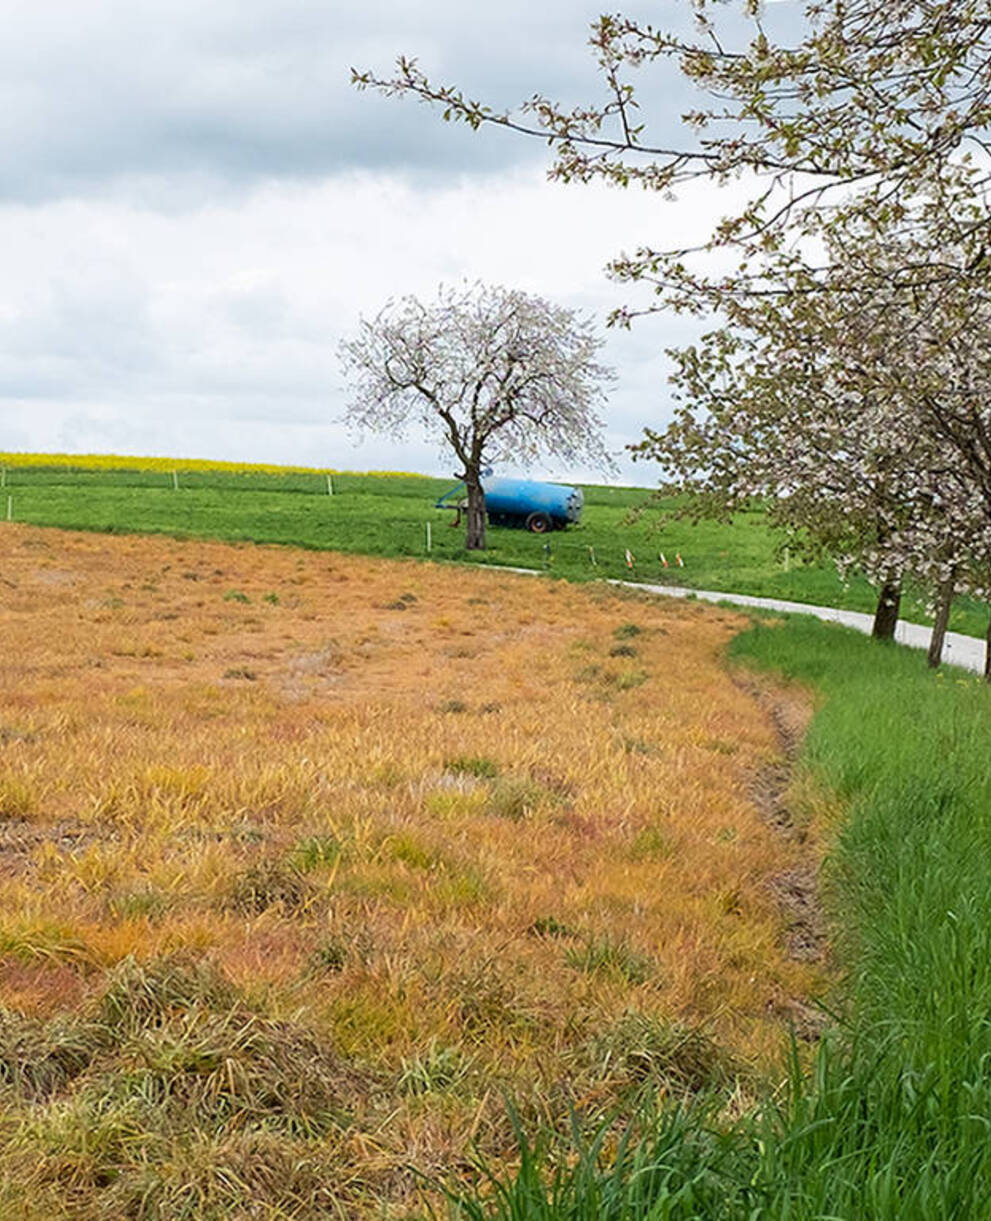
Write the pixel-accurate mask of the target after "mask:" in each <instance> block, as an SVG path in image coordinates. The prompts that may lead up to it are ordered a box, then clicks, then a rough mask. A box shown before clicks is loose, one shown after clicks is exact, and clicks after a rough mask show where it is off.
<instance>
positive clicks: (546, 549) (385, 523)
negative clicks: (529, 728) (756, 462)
mask: <svg viewBox="0 0 991 1221" xmlns="http://www.w3.org/2000/svg"><path fill="white" fill-rule="evenodd" d="M125 461H127V460H126V459H121V462H122V463H123V462H125ZM141 461H142V460H138V459H135V460H134V462H135V464H136V465H135V467H134V468H131V469H117V470H114V469H111V468H107V467H106V466H102V467H100V468H93V467H90V468H88V469H87V468H86V467H82V466H80V467H73V466H70V465H65V460H64V459H62V460H61V461H60V462H59V463H58V464H57V465H56V464H55V462H54V456H53V463H52V465H48V466H45V465H41V464H39V462H38V459H35V460H34V462H33V463H32V464H31V465H21V464H18V463H14V462H11V463H10V464H8V465H6V466H5V467H4V468H3V475H2V482H3V488H2V493H5V494H6V495H7V496H9V497H11V508H12V515H13V518H14V520H16V521H20V522H26V523H30V524H33V525H38V526H58V527H64V528H73V529H81V530H99V531H109V532H114V531H138V532H148V533H161V534H171V535H176V536H179V537H186V538H212V539H224V540H235V541H236V540H244V541H252V542H256V543H284V544H290V545H294V546H300V547H308V548H316V549H327V550H336V551H347V552H353V553H358V554H364V555H383V556H424V557H426V556H427V555H428V552H427V538H426V526H427V523H428V522H429V523H430V525H431V531H432V539H431V550H430V552H429V556H430V558H432V559H434V560H447V561H461V562H464V561H465V560H470V561H472V562H479V561H480V562H483V563H488V564H494V565H508V566H511V567H526V568H538V569H549V570H550V571H551V572H553V573H554V574H555V575H556V576H561V577H567V578H568V579H570V580H594V579H596V578H602V577H613V578H615V577H622V578H627V579H633V580H641V581H649V582H663V583H667V584H672V585H687V586H690V587H694V588H697V589H714V590H725V591H727V592H728V593H729V592H735V593H746V594H756V595H763V596H767V597H778V598H788V599H793V600H795V601H798V602H809V603H818V604H823V605H828V606H840V607H844V608H846V609H850V610H862V611H873V609H874V598H875V595H874V591H873V590H872V589H871V587H870V586H869V585H868V583H867V582H866V581H865V580H863V579H861V578H854V579H853V580H851V581H850V582H849V583H848V584H844V583H843V582H841V581H840V579H839V577H838V576H837V574H836V572H835V570H834V569H833V568H832V567H822V566H812V565H802V564H799V563H797V562H796V561H794V560H792V562H791V563H790V564H788V563H786V562H785V559H784V557H783V555H782V554H781V553H780V542H781V539H780V537H779V536H777V535H776V534H775V533H774V532H773V531H771V530H769V529H768V528H767V526H766V524H765V523H764V519H763V516H762V515H761V514H760V513H757V512H755V513H749V514H742V515H740V516H739V517H738V518H737V520H736V521H735V522H734V523H733V524H732V525H730V526H726V525H717V524H712V523H703V524H701V525H697V526H692V525H689V524H687V523H684V522H669V523H667V524H665V525H664V526H663V528H659V527H658V522H659V514H658V513H657V512H656V511H654V510H651V511H650V512H648V513H647V514H646V515H645V516H644V517H643V518H642V519H641V520H640V521H639V522H637V523H635V524H634V523H632V522H631V521H630V520H629V519H628V515H629V514H630V512H631V510H635V509H636V508H637V507H638V506H640V505H642V504H643V503H644V501H645V499H646V498H647V497H648V495H649V493H648V492H647V491H645V490H644V489H642V488H614V487H603V486H594V485H593V486H586V487H585V489H584V491H585V511H584V516H583V520H582V523H581V524H580V525H579V526H577V527H569V529H567V530H565V531H559V532H555V533H554V534H552V535H549V536H546V537H539V536H536V535H531V534H528V533H527V532H526V531H523V530H517V529H507V528H498V527H493V528H491V530H490V532H489V547H488V550H487V551H486V552H485V554H484V555H482V556H480V555H479V554H478V553H467V552H465V551H464V548H463V537H462V531H461V530H460V529H458V530H455V529H451V522H452V520H453V517H454V515H453V513H451V512H446V511H444V510H441V509H435V508H434V507H433V506H434V502H435V501H436V499H437V497H438V496H439V495H441V494H442V493H443V492H445V491H447V490H448V489H449V488H450V487H451V486H452V484H453V480H443V479H431V478H427V477H420V476H415V475H386V474H367V475H361V474H343V473H336V474H334V475H333V476H332V481H333V482H332V486H333V495H328V494H327V476H326V474H325V473H323V472H319V471H312V472H307V471H286V472H280V471H278V470H270V471H248V472H237V471H229V470H222V469H194V470H188V469H182V467H181V465H180V468H179V471H178V483H179V487H178V489H176V487H175V486H174V482H173V474H172V472H171V470H168V469H164V468H165V466H166V463H165V462H164V460H161V459H157V460H154V461H155V463H156V467H155V469H141V468H140V466H139V465H137V464H139V463H140V462H141ZM2 507H3V506H0V508H2ZM627 550H629V551H630V552H631V553H632V555H633V557H634V567H633V568H632V569H630V568H629V567H628V565H627V562H626V552H627ZM662 553H663V554H664V556H665V557H666V559H667V561H668V567H667V568H665V566H664V564H663V562H662V560H661V558H660V556H661V554H662ZM679 554H680V555H681V557H682V559H683V561H684V567H681V566H679V565H678V563H677V560H676V558H675V557H676V556H677V555H679ZM903 615H904V616H905V617H906V618H909V619H912V620H914V621H916V622H920V623H924V622H928V616H927V613H926V607H925V605H924V597H923V596H921V595H916V596H912V595H911V594H910V596H908V597H907V598H906V601H905V604H904V608H903ZM985 625H986V612H985V611H984V609H983V608H982V607H981V606H979V605H978V604H976V603H974V602H972V601H970V600H967V599H960V600H959V602H958V605H957V607H956V609H955V612H954V616H953V620H952V623H951V627H952V628H953V629H954V630H956V631H962V632H968V633H970V634H971V635H981V634H983V632H984V629H985Z"/></svg>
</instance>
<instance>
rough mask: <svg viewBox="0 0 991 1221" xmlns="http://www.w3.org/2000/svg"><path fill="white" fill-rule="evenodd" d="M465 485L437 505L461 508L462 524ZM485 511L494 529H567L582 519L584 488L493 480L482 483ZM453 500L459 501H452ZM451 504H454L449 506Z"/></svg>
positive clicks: (535, 531)
mask: <svg viewBox="0 0 991 1221" xmlns="http://www.w3.org/2000/svg"><path fill="white" fill-rule="evenodd" d="M463 488H464V484H463V483H459V484H458V485H457V486H456V487H453V488H451V490H450V491H449V492H445V493H444V495H443V496H441V497H440V499H439V500H438V501H437V502H436V506H435V507H436V508H438V509H457V511H458V519H457V520H456V521H455V523H454V524H455V525H457V524H458V521H460V518H461V512H462V510H463V509H464V506H465V501H464V498H463V497H459V496H458V493H459V492H460V491H461V490H462V489H463ZM482 490H483V491H484V492H485V511H486V514H487V515H488V519H489V523H490V525H493V526H521V527H523V529H525V530H530V531H531V532H532V533H533V534H547V533H549V532H550V531H551V530H563V529H564V528H565V526H567V525H570V524H571V523H575V522H578V521H580V520H581V515H582V504H583V502H584V496H583V494H582V490H581V488H569V487H564V486H562V485H561V484H558V483H537V482H535V481H534V480H532V479H493V478H491V477H487V478H485V479H483V481H482ZM451 497H456V499H455V500H454V501H453V502H451ZM449 502H450V503H449Z"/></svg>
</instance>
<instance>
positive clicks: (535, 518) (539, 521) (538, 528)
mask: <svg viewBox="0 0 991 1221" xmlns="http://www.w3.org/2000/svg"><path fill="white" fill-rule="evenodd" d="M526 528H527V529H528V530H529V531H530V533H531V534H546V533H547V532H548V531H549V530H552V529H553V528H554V523H553V522H552V521H551V519H550V517H549V516H548V514H546V513H531V514H530V516H529V517H528V518H527V519H526Z"/></svg>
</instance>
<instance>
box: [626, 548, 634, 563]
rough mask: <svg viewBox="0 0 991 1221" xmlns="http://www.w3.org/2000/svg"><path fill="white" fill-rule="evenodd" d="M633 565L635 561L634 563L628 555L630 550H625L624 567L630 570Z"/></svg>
mask: <svg viewBox="0 0 991 1221" xmlns="http://www.w3.org/2000/svg"><path fill="white" fill-rule="evenodd" d="M634 563H635V561H634V559H633V556H632V555H631V554H630V550H629V548H627V551H626V567H627V568H632V567H633V565H634Z"/></svg>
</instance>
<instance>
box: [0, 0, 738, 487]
mask: <svg viewBox="0 0 991 1221" xmlns="http://www.w3.org/2000/svg"><path fill="white" fill-rule="evenodd" d="M639 7H640V10H641V11H642V12H643V11H646V12H647V13H648V14H649V15H650V16H651V17H653V18H654V19H655V20H657V21H658V22H659V23H660V24H671V22H673V21H677V20H678V19H679V17H682V18H683V13H684V9H685V8H686V0H653V2H652V3H647V2H646V0H643V2H642V3H641V4H640V6H639ZM598 11H599V10H598V6H597V5H595V4H594V3H592V4H586V0H539V2H537V3H535V2H534V0H504V3H502V4H501V5H499V6H488V5H469V4H465V3H464V2H463V0H364V3H363V4H361V5H345V4H343V2H342V0H140V2H139V3H135V2H134V0H6V3H5V4H4V37H3V40H2V42H0V116H2V118H0V253H2V265H3V276H2V279H0V336H2V339H0V396H2V400H3V401H2V416H0V419H2V427H0V450H4V449H6V450H45V451H49V450H58V451H69V452H80V453H81V452H92V451H95V452H116V453H139V454H168V455H174V456H177V457H183V456H190V457H214V458H225V459H234V460H255V461H277V462H287V463H299V464H306V465H319V466H333V467H338V468H342V469H360V470H364V469H405V470H423V471H430V472H436V473H446V472H448V471H450V470H451V469H452V468H451V460H450V459H449V458H448V457H446V456H445V455H444V454H443V453H442V452H441V451H440V450H438V448H437V446H436V445H435V444H432V443H429V442H426V441H423V440H421V439H420V438H419V437H414V438H412V439H411V440H410V442H409V443H408V444H407V445H405V446H398V445H396V444H395V443H392V442H389V441H386V440H384V439H381V438H375V437H366V438H365V439H364V440H363V441H362V442H361V443H360V444H357V445H356V444H355V443H354V440H353V438H352V437H351V436H350V434H349V433H348V432H347V430H346V429H345V428H344V427H343V426H342V425H341V424H340V423H338V419H339V416H340V414H341V412H342V410H343V407H344V401H345V394H346V388H345V387H344V385H343V384H342V381H341V378H340V375H339V373H338V369H337V356H336V348H337V344H338V342H339V341H340V339H341V338H342V337H343V336H346V335H347V334H349V333H351V332H352V331H353V330H354V328H355V326H356V324H357V321H358V318H359V316H360V315H362V314H364V315H366V316H369V315H371V314H373V313H375V312H376V311H377V310H378V308H379V307H380V306H381V305H383V304H384V303H385V301H386V300H387V299H388V298H389V297H391V296H397V295H401V294H404V293H408V292H413V293H417V294H423V295H429V294H432V293H433V292H434V291H435V290H436V288H437V286H438V284H439V283H440V282H442V281H444V282H452V281H455V282H456V281H459V280H462V279H465V278H467V279H468V280H475V279H483V280H486V281H490V282H497V283H502V284H505V285H508V286H511V287H521V288H524V289H526V290H529V291H535V292H540V293H543V294H544V295H546V296H548V297H550V298H552V299H553V300H555V301H558V302H561V303H563V304H566V305H569V306H574V307H578V308H581V309H583V310H586V311H589V312H591V313H593V314H594V315H595V316H596V317H598V318H599V319H601V320H602V321H603V323H604V319H605V316H606V314H607V313H608V311H609V310H610V309H611V308H614V307H615V306H616V305H618V304H621V303H623V302H627V303H633V304H636V303H637V300H636V298H635V297H634V296H632V295H631V290H630V289H628V288H624V287H623V286H619V285H615V284H611V283H610V282H609V281H608V280H607V279H606V277H605V275H604V272H603V268H604V265H605V264H606V262H607V261H608V260H609V258H611V257H613V256H615V255H617V254H618V253H620V252H621V251H622V250H628V249H632V248H633V247H635V246H637V245H638V244H640V243H649V244H652V245H655V246H665V245H667V244H673V243H676V242H678V241H680V240H681V238H682V237H683V236H684V235H686V234H693V233H694V234H701V233H702V232H704V230H705V227H706V225H707V224H708V223H710V222H711V220H712V219H714V218H715V217H716V216H718V215H719V214H721V213H722V212H723V211H725V210H726V206H727V204H728V203H729V202H730V201H728V200H725V199H723V200H721V199H717V198H714V197H713V193H712V192H703V191H701V190H695V191H692V192H689V193H687V194H685V195H684V196H683V197H682V198H681V200H680V201H679V202H678V203H674V204H672V203H665V202H663V201H661V200H660V199H658V198H657V197H655V196H648V195H645V194H643V193H641V192H639V191H638V192H619V191H612V190H606V189H603V188H592V187H581V186H571V187H563V186H556V185H550V184H548V183H547V182H546V180H545V171H546V167H547V155H546V149H545V147H544V146H543V145H542V144H541V143H539V142H536V141H534V142H528V141H526V140H525V139H521V138H514V137H512V136H510V135H508V134H507V133H503V132H499V131H489V132H482V133H479V134H473V133H471V132H469V131H468V130H467V129H465V128H462V127H453V126H451V125H448V124H445V123H442V122H440V121H439V119H438V117H437V116H436V115H435V114H433V113H432V112H431V111H430V110H429V109H428V108H426V107H424V106H422V105H418V104H416V103H414V102H412V101H409V100H387V99H383V98H380V97H378V96H376V95H372V94H369V93H364V94H359V93H357V92H355V91H354V90H353V89H352V88H350V86H349V83H348V78H349V67H350V66H351V65H352V64H353V65H356V66H359V67H370V68H374V69H377V70H380V71H383V72H386V71H388V69H389V68H390V66H391V64H392V62H393V60H394V59H395V56H396V55H397V54H398V53H400V52H406V53H409V54H414V55H416V56H417V57H418V58H419V59H420V62H421V64H422V66H423V67H424V68H425V69H426V70H427V71H428V72H429V73H430V74H431V75H432V76H436V77H438V78H440V79H444V80H447V81H457V82H458V83H461V84H463V85H464V86H465V87H466V88H468V89H469V90H470V92H471V93H472V95H473V96H482V97H485V98H486V99H491V100H492V101H494V102H495V103H497V104H506V105H509V104H512V103H514V102H516V101H518V100H519V99H522V98H525V97H527V96H528V95H530V94H532V93H534V92H535V91H537V90H541V91H544V92H546V93H548V94H550V95H552V96H555V97H559V98H562V99H563V100H566V101H570V102H580V101H587V100H589V99H591V98H593V97H596V96H597V94H596V90H597V80H596V75H595V69H594V62H593V60H592V58H591V55H590V54H589V52H588V50H587V48H586V45H585V43H586V38H587V27H588V23H589V21H590V20H591V19H592V18H593V17H594V16H595V15H596V13H597V12H598ZM627 11H630V10H627ZM645 100H646V101H648V102H649V115H648V117H649V119H650V121H651V124H652V126H653V127H654V128H655V129H656V130H658V131H668V132H672V133H673V132H674V131H676V129H677V124H678V114H679V113H680V111H681V110H682V109H683V108H684V106H685V104H686V101H687V100H688V99H687V98H686V95H685V94H684V92H683V89H682V88H681V87H680V86H679V85H678V83H677V82H675V81H669V80H656V81H652V82H651V86H650V91H649V94H647V95H646V97H645ZM640 303H641V304H642V303H643V298H642V297H641V299H640ZM691 334H692V331H691V328H690V326H689V325H688V324H686V323H685V322H684V321H682V320H678V319H671V318H652V319H648V320H644V321H642V322H640V323H639V324H637V325H636V326H635V327H634V329H633V330H632V332H630V333H610V334H609V337H608V346H607V349H606V359H607V361H609V362H610V363H611V364H613V365H614V366H615V368H616V370H617V373H618V380H617V383H616V385H615V387H614V389H613V392H612V394H611V399H610V403H609V408H608V412H607V416H608V423H609V441H610V445H611V446H612V447H613V448H614V450H615V451H617V452H618V453H621V452H622V447H623V446H624V444H626V443H628V442H630V441H634V440H636V438H637V436H638V434H639V432H640V430H641V429H642V427H643V426H644V425H645V424H653V425H657V424H658V423H660V422H661V421H663V419H664V418H665V416H666V413H667V411H668V405H667V404H668V392H667V388H666V386H665V370H666V361H665V358H664V357H663V349H664V348H665V347H666V346H670V345H672V344H676V343H680V342H684V341H685V340H686V339H688V338H690V336H691ZM621 467H622V475H623V478H625V479H626V480H627V481H635V482H638V483H650V482H651V481H652V480H653V473H652V472H651V470H650V469H649V468H644V467H640V466H637V467H633V466H631V464H630V463H629V462H628V461H626V460H622V459H621ZM540 473H543V474H552V475H555V474H556V475H562V476H572V477H577V476H579V475H584V474H587V472H573V471H564V470H559V469H557V468H554V467H551V468H548V469H546V470H544V471H542V472H540Z"/></svg>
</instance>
